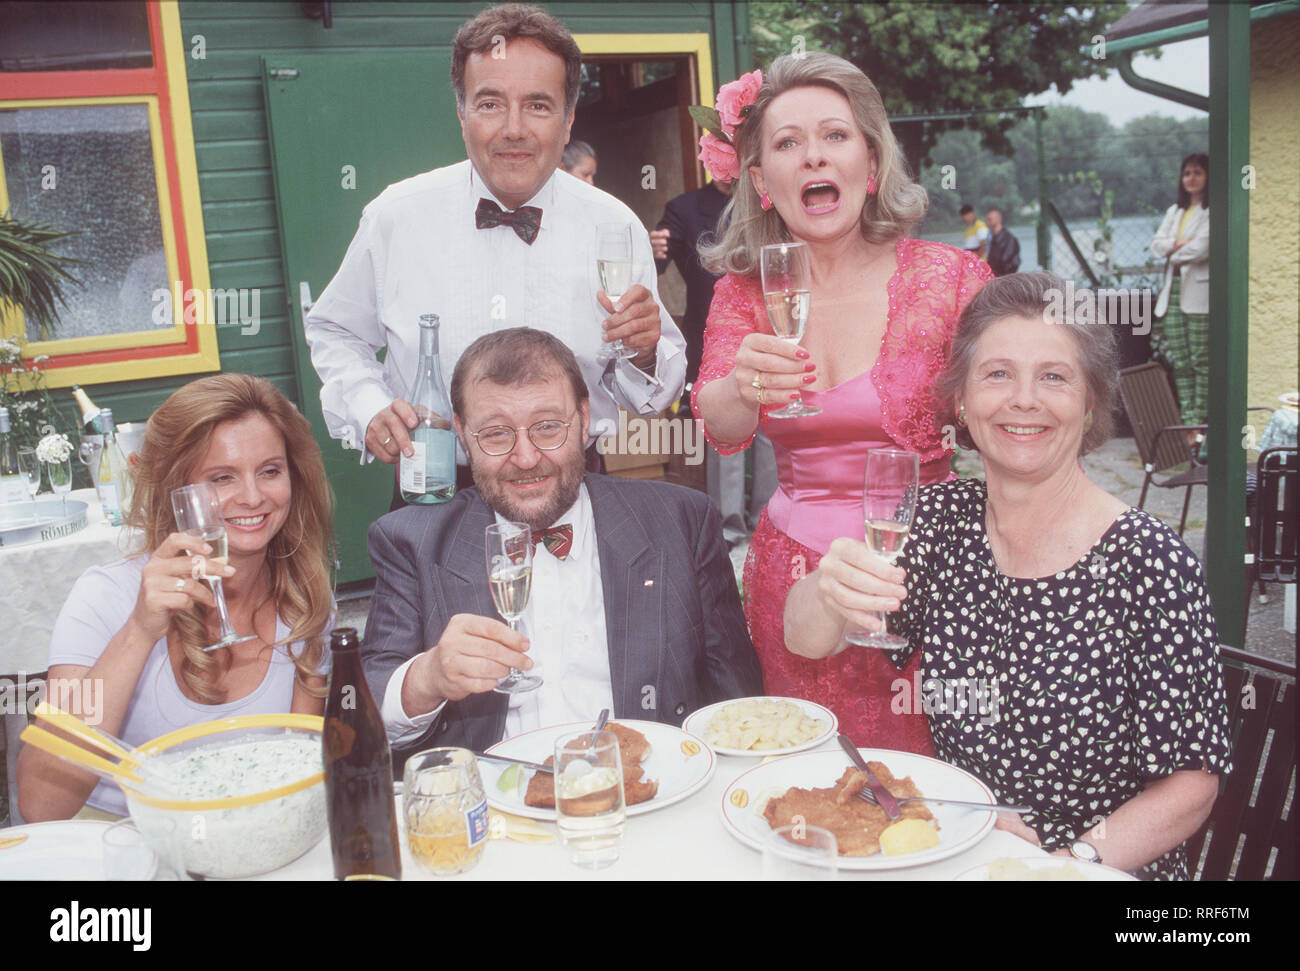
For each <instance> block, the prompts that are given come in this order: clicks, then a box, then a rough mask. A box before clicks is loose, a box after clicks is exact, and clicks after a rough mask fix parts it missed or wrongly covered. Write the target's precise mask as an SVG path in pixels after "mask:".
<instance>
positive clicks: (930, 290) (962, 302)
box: [691, 237, 993, 464]
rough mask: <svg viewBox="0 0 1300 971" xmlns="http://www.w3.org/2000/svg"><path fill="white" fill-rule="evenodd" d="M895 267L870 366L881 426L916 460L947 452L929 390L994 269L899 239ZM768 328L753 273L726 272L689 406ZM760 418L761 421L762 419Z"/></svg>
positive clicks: (727, 448)
mask: <svg viewBox="0 0 1300 971" xmlns="http://www.w3.org/2000/svg"><path fill="white" fill-rule="evenodd" d="M896 252H897V256H898V269H897V271H896V272H895V273H894V275H893V276H892V277H890V279H889V318H888V320H887V321H886V323H885V334H884V337H883V338H882V340H881V343H880V354H879V356H878V357H877V358H876V363H875V365H874V366H873V367H872V369H871V383H872V384H873V385H874V386H875V389H876V393H877V395H879V397H880V409H881V415H882V421H881V425H882V428H883V430H884V431H885V433H886V434H888V435H889V437H890V438H892V439H893V440H894V441H895V442H897V443H898V444H899V445H901V446H902V447H903V448H906V449H910V450H911V451H913V452H916V453H917V454H918V455H920V457H921V463H922V464H925V463H926V462H930V461H933V460H935V459H939V458H942V457H943V456H944V455H945V454H949V453H950V451H951V450H949V449H945V448H944V446H943V436H942V434H941V432H940V430H939V428H938V427H937V426H936V423H935V414H936V410H937V407H938V403H937V402H936V401H935V399H934V395H933V393H932V391H931V389H932V387H933V385H934V381H935V378H936V377H938V375H939V373H940V372H941V371H942V370H943V368H944V365H945V363H946V362H947V358H948V346H949V344H950V343H951V341H952V334H953V331H954V329H955V328H956V326H957V318H958V316H959V315H960V314H961V311H962V310H963V309H964V308H965V306H966V304H968V303H970V301H971V298H972V297H974V296H975V294H976V293H978V292H979V290H980V288H981V287H982V286H984V284H985V283H987V282H988V281H989V280H991V279H993V271H992V270H990V269H989V266H988V264H987V263H985V262H984V261H983V260H981V259H980V258H979V257H977V256H974V255H972V254H970V253H966V252H963V251H962V250H959V249H956V248H955V247H952V246H945V245H944V244H943V243H931V242H928V241H926V240H921V239H910V238H906V237H904V238H902V239H900V240H899V241H898V243H897V246H896ZM755 331H758V332H760V333H764V334H770V333H772V325H771V323H770V322H769V321H768V318H767V308H766V306H765V305H764V302H763V289H762V284H761V283H760V282H759V281H758V279H757V278H748V277H739V276H736V275H735V274H732V273H728V274H727V275H726V276H724V277H723V278H722V279H721V280H719V281H718V283H717V285H716V286H715V287H714V290H713V304H712V306H711V307H710V308H709V319H708V324H707V325H706V327H705V331H704V359H703V361H702V363H701V365H700V377H699V380H698V381H696V382H695V387H694V389H692V391H691V407H692V409H693V410H694V412H695V414H697V415H698V414H699V413H700V412H699V394H700V389H701V388H703V387H704V386H705V385H706V384H708V383H709V382H710V381H716V380H717V379H718V378H722V377H726V376H727V375H729V374H730V373H731V371H732V369H733V368H734V367H735V362H736V352H737V351H738V350H739V348H740V342H741V341H742V340H744V339H745V335H746V334H751V333H754V332H755ZM763 420H766V418H764V419H763ZM704 433H705V437H706V438H708V440H709V442H710V444H712V445H713V447H714V448H716V449H717V450H718V451H719V452H721V453H722V454H723V455H727V454H730V453H732V452H739V451H741V450H742V449H745V448H748V447H749V444H750V442H752V441H753V437H752V436H751V437H750V439H749V440H748V441H746V442H744V443H742V444H739V445H726V444H719V443H718V442H717V441H715V440H714V438H713V437H712V436H711V435H709V429H708V423H707V422H705V426H704Z"/></svg>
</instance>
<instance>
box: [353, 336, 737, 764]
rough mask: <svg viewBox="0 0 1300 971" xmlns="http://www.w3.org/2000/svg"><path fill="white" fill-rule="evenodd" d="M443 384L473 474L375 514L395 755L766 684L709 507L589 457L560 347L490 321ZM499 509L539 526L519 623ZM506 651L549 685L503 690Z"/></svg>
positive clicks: (380, 677)
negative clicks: (504, 579) (495, 547)
mask: <svg viewBox="0 0 1300 971" xmlns="http://www.w3.org/2000/svg"><path fill="white" fill-rule="evenodd" d="M451 400H452V410H453V412H454V419H455V426H456V432H457V435H458V436H459V437H460V441H461V444H462V446H463V447H464V449H465V451H466V453H467V454H468V455H469V458H470V469H471V472H472V474H473V478H474V488H473V489H468V490H465V491H462V492H458V493H457V494H456V496H455V497H454V498H453V499H451V501H449V502H447V503H444V504H440V505H437V506H410V507H407V508H405V509H400V510H398V511H396V512H392V513H389V514H388V515H387V516H384V517H383V518H381V519H380V520H379V521H378V522H376V523H375V524H374V525H373V526H372V527H371V528H370V558H371V562H372V563H373V565H374V568H375V574H376V582H375V592H374V595H373V596H372V598H371V601H370V616H369V619H368V621H367V624H366V639H365V646H364V655H365V663H366V675H367V677H368V678H369V680H370V684H371V687H372V689H373V690H374V691H375V692H376V693H377V697H379V698H381V699H382V710H383V716H384V722H385V725H386V726H387V729H388V734H389V739H390V741H391V743H392V745H393V748H394V750H395V751H396V752H397V758H396V759H395V762H394V764H395V766H397V765H400V763H401V761H402V759H403V758H404V756H405V755H407V754H409V753H410V752H412V751H416V750H417V747H427V746H429V745H433V744H437V745H460V746H465V747H468V748H472V749H475V750H477V751H482V749H483V748H484V747H486V746H489V745H493V744H495V743H496V742H498V741H500V740H501V739H502V738H504V737H509V736H511V735H514V734H518V733H519V732H523V731H529V730H531V729H534V728H539V727H542V726H545V725H554V724H559V723H563V722H570V721H585V720H588V719H590V718H594V717H595V715H596V713H598V712H599V711H600V710H601V709H602V708H609V709H611V710H612V711H613V713H614V716H615V717H616V718H617V717H621V718H637V719H644V720H652V721H661V722H667V723H671V724H674V725H680V724H681V722H682V719H683V718H684V717H685V716H686V715H687V714H689V713H690V712H692V711H694V710H696V709H697V708H700V707H703V706H704V705H708V704H712V703H713V702H716V701H721V700H725V699H728V698H738V697H744V696H746V695H754V694H759V693H761V688H762V680H761V676H760V673H759V668H758V661H757V658H756V656H755V654H754V648H753V645H752V644H751V643H750V639H749V635H748V633H747V632H746V629H745V619H744V615H743V613H742V611H741V606H740V597H739V595H738V592H737V589H736V581H735V575H734V573H733V571H732V567H731V562H730V560H729V559H728V557H727V554H726V547H725V545H724V544H723V541H722V528H721V521H720V519H719V516H718V512H717V510H716V509H715V508H714V507H713V505H712V503H710V502H709V500H708V498H707V497H706V496H705V495H703V494H702V493H699V492H696V491H694V490H691V489H685V488H682V487H679V486H674V485H668V484H666V483H661V482H647V481H639V480H633V479H619V478H613V477H609V476H603V475H596V474H589V473H586V472H585V461H584V456H583V443H584V442H585V441H586V436H587V430H588V428H589V426H590V422H591V406H590V401H589V400H588V391H587V385H586V382H585V381H584V380H583V377H582V372H581V370H580V369H579V366H578V362H577V360H576V359H575V357H574V355H573V352H572V351H570V350H569V348H568V347H566V346H565V345H564V344H563V343H562V342H561V341H559V340H558V339H557V338H555V337H554V336H552V335H551V334H548V333H546V332H544V331H540V330H533V329H530V328H525V327H518V328H511V329H509V330H503V331H497V332H496V333H493V334H486V335H484V336H482V337H480V338H479V339H478V340H476V341H474V342H473V343H472V344H471V345H470V346H469V347H468V348H466V350H465V352H464V354H462V355H461V357H460V360H459V361H458V362H457V364H456V369H455V372H454V374H453V375H452V380H451ZM494 522H497V523H499V522H520V523H527V524H528V526H529V527H530V528H531V529H532V531H533V538H534V540H535V541H536V542H537V548H536V552H535V553H534V559H533V573H532V594H531V596H530V597H529V602H528V607H527V609H526V612H525V614H524V616H523V633H516V632H514V631H511V629H510V628H509V627H508V626H507V625H506V624H505V623H503V622H502V621H501V620H500V619H499V618H498V616H497V613H496V610H495V609H494V607H493V605H492V598H491V594H490V593H489V590H488V584H487V575H486V570H485V569H484V530H485V529H486V527H488V526H490V525H492V524H493V523H494ZM552 539H555V540H557V541H556V542H551V540H552ZM511 668H518V669H521V670H524V671H531V672H532V673H534V674H541V675H542V676H543V678H542V685H541V687H539V688H538V689H537V690H536V691H531V692H527V693H523V694H511V695H505V694H499V693H496V692H494V691H493V690H492V689H493V688H494V687H495V686H496V683H497V681H498V680H499V679H500V678H501V677H503V676H504V675H505V674H506V673H507V672H508V671H509V670H510V669H511Z"/></svg>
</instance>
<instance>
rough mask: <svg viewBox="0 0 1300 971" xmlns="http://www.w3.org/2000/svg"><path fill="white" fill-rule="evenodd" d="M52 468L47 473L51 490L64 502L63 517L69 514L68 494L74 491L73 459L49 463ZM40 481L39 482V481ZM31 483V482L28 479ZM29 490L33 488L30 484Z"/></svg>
mask: <svg viewBox="0 0 1300 971" xmlns="http://www.w3.org/2000/svg"><path fill="white" fill-rule="evenodd" d="M47 464H48V465H49V467H50V470H49V472H48V473H47V474H48V475H49V477H50V488H51V489H53V490H54V494H55V495H57V496H58V497H59V498H61V499H62V500H63V515H65V516H66V515H67V514H68V493H69V492H71V491H72V459H71V458H66V459H63V460H61V461H58V462H49V463H47ZM38 481H39V480H38ZM28 482H29V483H30V482H31V480H30V479H28ZM27 488H28V489H30V488H31V485H30V484H29V485H28V487H27Z"/></svg>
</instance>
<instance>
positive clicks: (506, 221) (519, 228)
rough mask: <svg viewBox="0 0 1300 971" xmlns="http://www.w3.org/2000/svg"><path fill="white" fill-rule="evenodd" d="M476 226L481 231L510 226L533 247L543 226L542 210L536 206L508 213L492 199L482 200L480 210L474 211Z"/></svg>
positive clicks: (479, 204)
mask: <svg viewBox="0 0 1300 971" xmlns="http://www.w3.org/2000/svg"><path fill="white" fill-rule="evenodd" d="M474 225H475V226H477V227H478V228H479V229H491V228H492V227H493V226H509V227H510V228H511V229H513V230H514V231H515V233H516V235H518V236H519V238H520V239H522V240H523V241H524V242H525V243H527V244H528V245H529V246H532V245H533V241H534V240H535V239H537V231H538V230H539V229H540V228H541V226H542V210H540V209H538V208H537V207H536V206H520V207H519V208H518V209H516V210H515V211H514V212H506V211H505V210H503V209H502V208H501V207H500V206H498V205H497V204H496V203H495V202H493V201H492V200H491V199H480V200H479V201H478V208H477V209H476V210H474Z"/></svg>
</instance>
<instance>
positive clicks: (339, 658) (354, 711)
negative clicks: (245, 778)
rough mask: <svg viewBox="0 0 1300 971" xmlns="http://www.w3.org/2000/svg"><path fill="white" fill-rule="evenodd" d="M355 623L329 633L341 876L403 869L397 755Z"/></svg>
mask: <svg viewBox="0 0 1300 971" xmlns="http://www.w3.org/2000/svg"><path fill="white" fill-rule="evenodd" d="M360 648H361V639H360V638H359V637H358V636H357V632H356V629H355V628H353V627H342V628H340V629H338V630H336V631H334V632H333V633H332V634H331V635H330V653H331V655H333V657H332V661H331V668H330V693H329V698H328V699H327V700H326V702H325V799H326V806H327V809H328V813H329V825H330V845H331V847H332V848H333V851H334V878H335V879H336V880H348V879H354V878H358V877H360V878H362V879H367V878H374V877H379V878H384V877H388V878H391V879H394V880H398V879H401V876H402V854H401V849H400V847H399V844H398V837H397V810H396V808H395V805H394V801H393V759H392V755H391V753H390V752H389V750H388V736H387V735H386V734H385V732H384V721H383V719H382V718H381V717H380V715H379V706H378V705H377V704H375V698H374V695H372V694H371V693H370V687H369V686H368V685H367V684H366V678H365V673H364V672H363V671H362V668H361V650H360Z"/></svg>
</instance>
